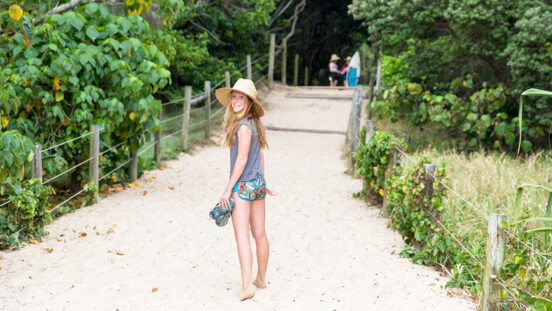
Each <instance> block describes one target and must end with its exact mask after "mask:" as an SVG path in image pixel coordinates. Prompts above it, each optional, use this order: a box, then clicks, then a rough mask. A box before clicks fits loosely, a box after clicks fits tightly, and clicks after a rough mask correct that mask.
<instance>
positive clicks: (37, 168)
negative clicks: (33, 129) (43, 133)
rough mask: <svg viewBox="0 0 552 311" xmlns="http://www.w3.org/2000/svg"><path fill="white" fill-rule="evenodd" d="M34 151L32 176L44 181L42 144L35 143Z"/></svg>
mask: <svg viewBox="0 0 552 311" xmlns="http://www.w3.org/2000/svg"><path fill="white" fill-rule="evenodd" d="M33 153H34V155H33V163H32V176H33V178H40V181H41V182H42V146H41V145H33Z"/></svg>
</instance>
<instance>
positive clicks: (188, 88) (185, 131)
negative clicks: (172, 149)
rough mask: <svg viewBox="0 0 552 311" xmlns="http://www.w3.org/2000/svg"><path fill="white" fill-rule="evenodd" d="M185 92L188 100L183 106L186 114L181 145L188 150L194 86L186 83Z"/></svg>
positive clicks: (183, 120) (183, 121)
mask: <svg viewBox="0 0 552 311" xmlns="http://www.w3.org/2000/svg"><path fill="white" fill-rule="evenodd" d="M184 94H185V95H184V96H185V98H186V101H185V102H184V105H183V107H182V110H183V111H182V114H183V115H184V116H183V117H182V135H180V145H181V146H182V149H184V150H188V131H189V129H190V128H189V125H190V109H191V106H192V87H191V86H189V85H186V88H185V92H184Z"/></svg>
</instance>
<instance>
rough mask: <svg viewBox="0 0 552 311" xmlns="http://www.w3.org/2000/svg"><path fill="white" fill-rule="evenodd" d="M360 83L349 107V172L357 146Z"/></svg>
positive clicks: (353, 164)
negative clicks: (350, 111)
mask: <svg viewBox="0 0 552 311" xmlns="http://www.w3.org/2000/svg"><path fill="white" fill-rule="evenodd" d="M362 92H363V91H362V85H359V86H358V87H357V88H356V89H355V92H354V93H353V105H352V107H351V110H352V113H351V114H350V117H351V118H352V120H351V122H350V124H351V137H350V139H351V149H350V151H351V152H350V155H349V168H350V169H351V172H354V166H355V159H354V157H353V155H354V154H355V152H356V151H357V147H358V136H359V133H360V118H361V116H362Z"/></svg>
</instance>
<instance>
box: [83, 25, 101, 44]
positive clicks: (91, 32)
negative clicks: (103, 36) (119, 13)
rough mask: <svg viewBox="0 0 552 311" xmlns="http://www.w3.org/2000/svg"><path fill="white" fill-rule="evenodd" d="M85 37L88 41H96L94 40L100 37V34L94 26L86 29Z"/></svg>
mask: <svg viewBox="0 0 552 311" xmlns="http://www.w3.org/2000/svg"><path fill="white" fill-rule="evenodd" d="M86 35H87V36H88V38H90V40H92V41H96V39H97V38H98V37H99V36H100V33H99V32H98V31H97V30H96V28H95V27H94V26H89V27H88V28H86Z"/></svg>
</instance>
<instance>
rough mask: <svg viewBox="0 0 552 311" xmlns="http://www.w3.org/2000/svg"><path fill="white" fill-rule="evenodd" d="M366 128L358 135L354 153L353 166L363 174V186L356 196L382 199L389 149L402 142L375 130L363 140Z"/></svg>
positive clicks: (388, 134) (402, 143)
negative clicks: (368, 195) (368, 137)
mask: <svg viewBox="0 0 552 311" xmlns="http://www.w3.org/2000/svg"><path fill="white" fill-rule="evenodd" d="M365 135H366V129H365V128H363V130H362V131H361V135H360V141H361V144H360V145H359V147H358V150H357V152H356V153H355V155H354V158H355V161H356V162H355V167H356V169H357V170H358V172H359V173H360V175H361V176H363V182H364V187H363V189H362V191H361V192H359V193H357V194H356V196H364V195H366V194H371V195H373V196H374V197H375V198H377V200H378V201H379V202H381V201H382V199H383V196H384V195H385V194H384V187H385V173H386V171H387V167H388V166H389V162H390V155H391V149H392V148H393V147H395V146H402V145H404V142H403V141H402V140H400V139H398V138H396V137H395V136H393V134H391V133H388V132H382V131H376V132H375V133H374V135H373V136H372V138H371V139H370V140H369V141H368V142H366V143H363V142H364V140H365V137H366V136H365Z"/></svg>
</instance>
